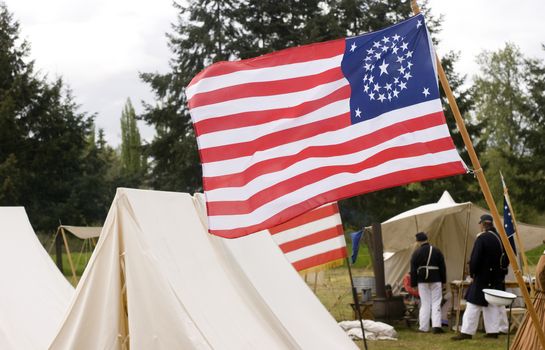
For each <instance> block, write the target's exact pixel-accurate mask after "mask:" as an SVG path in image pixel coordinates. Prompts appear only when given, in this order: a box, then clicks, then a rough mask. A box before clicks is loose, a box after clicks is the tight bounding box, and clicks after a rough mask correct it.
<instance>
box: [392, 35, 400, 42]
mask: <svg viewBox="0 0 545 350" xmlns="http://www.w3.org/2000/svg"><path fill="white" fill-rule="evenodd" d="M392 38H394V41H398V40H399V38H400V36H399V35H397V34H396V35H394V36H393V37H392Z"/></svg>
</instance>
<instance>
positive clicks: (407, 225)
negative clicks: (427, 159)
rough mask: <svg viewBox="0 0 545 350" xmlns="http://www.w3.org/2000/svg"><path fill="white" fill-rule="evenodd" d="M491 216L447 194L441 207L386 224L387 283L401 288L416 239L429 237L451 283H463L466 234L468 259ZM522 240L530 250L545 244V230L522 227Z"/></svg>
mask: <svg viewBox="0 0 545 350" xmlns="http://www.w3.org/2000/svg"><path fill="white" fill-rule="evenodd" d="M483 214H489V212H488V211H486V210H485V209H483V208H481V207H479V206H477V205H475V204H473V203H471V202H465V203H456V202H455V201H454V200H453V199H452V197H451V196H450V194H449V193H448V192H447V191H445V192H444V193H443V195H442V196H441V198H440V199H439V201H438V202H437V203H432V204H427V205H423V206H420V207H417V208H414V209H411V210H409V211H406V212H404V213H401V214H399V215H396V216H394V217H393V218H391V219H389V220H386V221H385V222H383V223H382V238H383V243H384V251H385V252H389V253H388V254H387V256H388V257H387V258H386V259H385V261H384V268H385V275H386V283H388V284H391V285H392V286H394V287H397V286H399V284H400V282H401V280H402V278H403V275H404V274H405V273H407V272H408V271H409V268H410V259H411V255H412V252H413V251H414V249H415V248H416V243H415V238H414V235H415V234H416V233H417V232H419V231H425V232H427V233H428V237H429V240H430V242H431V244H433V245H435V246H436V247H438V248H439V249H441V250H442V252H443V254H444V255H445V262H446V265H447V281H450V280H455V279H460V278H461V277H462V269H463V267H464V249H465V246H464V243H465V237H466V234H467V236H468V240H467V249H468V250H467V255H468V257H466V260H467V259H469V254H470V253H471V247H473V243H474V242H475V238H476V236H477V234H478V233H479V231H480V227H479V224H478V223H479V218H480V216H481V215H483ZM518 229H519V234H520V238H521V239H522V242H523V245H524V248H525V249H526V250H530V249H533V248H535V247H537V246H539V245H540V244H542V241H543V239H545V227H540V226H533V225H528V224H523V223H519V224H518Z"/></svg>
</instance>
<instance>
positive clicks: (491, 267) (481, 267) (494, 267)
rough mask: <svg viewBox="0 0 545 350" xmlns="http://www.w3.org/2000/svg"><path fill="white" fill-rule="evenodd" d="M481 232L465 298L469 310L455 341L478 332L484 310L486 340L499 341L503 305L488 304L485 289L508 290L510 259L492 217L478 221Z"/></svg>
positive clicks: (473, 255) (471, 262) (473, 256)
mask: <svg viewBox="0 0 545 350" xmlns="http://www.w3.org/2000/svg"><path fill="white" fill-rule="evenodd" d="M479 224H480V225H481V230H482V232H481V233H479V234H478V235H477V239H476V240H475V244H474V245H473V250H472V252H471V258H470V261H469V275H470V277H471V278H472V282H471V285H470V286H469V288H468V290H467V293H466V295H465V299H466V301H467V303H466V309H465V312H464V317H463V319H462V329H461V333H460V334H459V335H457V336H455V337H453V338H452V339H453V340H463V339H471V338H472V336H473V335H475V333H476V332H477V327H478V323H479V316H480V313H481V311H482V313H483V320H484V327H485V331H486V335H485V337H487V338H497V337H498V334H499V331H500V319H501V318H502V315H503V313H504V311H505V310H502V309H501V308H502V307H503V306H498V305H492V304H488V302H487V301H486V300H485V297H484V293H483V289H486V288H490V289H499V290H505V275H506V274H507V268H508V266H509V259H508V258H507V255H506V254H505V249H504V247H503V244H502V242H501V239H500V236H499V234H498V232H497V231H496V228H495V227H494V224H493V220H492V216H490V215H487V214H486V215H482V216H481V220H480V221H479Z"/></svg>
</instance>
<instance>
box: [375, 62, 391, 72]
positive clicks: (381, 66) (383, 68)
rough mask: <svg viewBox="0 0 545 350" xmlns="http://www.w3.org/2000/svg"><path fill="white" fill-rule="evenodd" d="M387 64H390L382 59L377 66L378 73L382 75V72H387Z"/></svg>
mask: <svg viewBox="0 0 545 350" xmlns="http://www.w3.org/2000/svg"><path fill="white" fill-rule="evenodd" d="M389 65H390V64H389V63H386V61H385V60H382V64H381V65H380V66H378V67H379V68H380V75H382V73H384V74H388V70H386V68H388V66H389Z"/></svg>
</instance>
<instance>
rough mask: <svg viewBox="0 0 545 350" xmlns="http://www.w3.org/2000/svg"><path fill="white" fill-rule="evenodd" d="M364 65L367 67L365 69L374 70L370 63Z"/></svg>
mask: <svg viewBox="0 0 545 350" xmlns="http://www.w3.org/2000/svg"><path fill="white" fill-rule="evenodd" d="M363 67H364V68H365V70H372V69H373V68H372V66H371V64H370V63H366V64H365V65H364V66H363Z"/></svg>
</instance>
